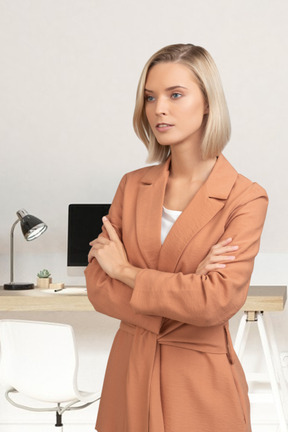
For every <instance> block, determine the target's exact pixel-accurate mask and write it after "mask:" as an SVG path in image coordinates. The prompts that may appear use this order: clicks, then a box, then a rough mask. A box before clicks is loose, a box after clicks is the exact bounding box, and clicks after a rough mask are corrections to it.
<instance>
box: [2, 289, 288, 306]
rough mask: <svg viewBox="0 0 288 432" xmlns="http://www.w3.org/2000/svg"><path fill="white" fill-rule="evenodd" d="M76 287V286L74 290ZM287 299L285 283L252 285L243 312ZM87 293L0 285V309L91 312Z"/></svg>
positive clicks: (277, 303) (281, 302)
mask: <svg viewBox="0 0 288 432" xmlns="http://www.w3.org/2000/svg"><path fill="white" fill-rule="evenodd" d="M76 289H77V288H75V290H76ZM286 298H287V287H286V286H253V285H251V286H250V288H249V292H248V297H247V300H246V302H245V304H244V306H243V307H242V310H243V311H247V312H254V311H282V310H283V309H284V305H285V302H286ZM93 310H94V308H93V306H92V305H91V303H90V302H89V300H88V298H87V295H83V294H79V295H69V294H67V295H65V289H64V290H63V292H61V294H60V293H54V292H53V291H52V290H51V294H50V293H49V292H47V290H41V289H39V288H35V289H32V290H25V291H5V290H3V287H0V311H2V312H4V311H5V312H15V311H16V312H25V311H34V312H42V311H63V312H64V311H67V312H68V311H71V312H73V311H93Z"/></svg>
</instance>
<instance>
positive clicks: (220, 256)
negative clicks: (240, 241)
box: [195, 237, 238, 275]
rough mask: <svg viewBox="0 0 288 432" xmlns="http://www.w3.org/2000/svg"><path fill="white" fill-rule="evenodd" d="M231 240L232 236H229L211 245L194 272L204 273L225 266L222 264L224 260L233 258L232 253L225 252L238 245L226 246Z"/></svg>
mask: <svg viewBox="0 0 288 432" xmlns="http://www.w3.org/2000/svg"><path fill="white" fill-rule="evenodd" d="M231 242H232V238H231V237H230V238H228V239H226V240H223V241H222V242H220V243H217V244H216V245H214V246H212V248H211V249H210V252H209V253H208V255H207V256H206V257H205V258H204V260H203V261H201V263H200V264H199V265H198V267H197V269H196V272H195V273H196V274H199V275H206V274H207V273H208V272H210V271H212V270H217V269H222V268H225V267H226V264H224V262H228V261H233V260H234V259H235V256H234V255H226V254H229V253H230V252H233V251H236V250H237V249H238V246H227V245H229V243H231ZM223 261H224V262H223Z"/></svg>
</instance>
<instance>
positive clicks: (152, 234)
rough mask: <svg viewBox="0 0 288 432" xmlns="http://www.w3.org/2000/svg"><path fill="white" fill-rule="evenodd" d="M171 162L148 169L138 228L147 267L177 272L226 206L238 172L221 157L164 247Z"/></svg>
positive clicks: (140, 196) (141, 193) (140, 197)
mask: <svg viewBox="0 0 288 432" xmlns="http://www.w3.org/2000/svg"><path fill="white" fill-rule="evenodd" d="M169 167H170V158H169V159H168V160H167V161H166V162H165V163H164V164H161V165H156V166H153V167H150V168H148V169H147V171H146V173H145V175H144V176H143V177H142V179H141V181H140V187H139V192H138V199H137V209H136V225H137V237H138V241H139V247H140V250H141V252H142V254H143V256H144V258H145V260H146V262H147V267H149V268H154V269H159V270H162V271H170V272H173V271H175V269H176V267H177V264H178V262H179V259H180V258H181V255H182V253H183V251H184V249H185V247H186V246H187V244H188V243H189V242H190V241H191V239H192V238H193V237H194V236H195V234H196V233H197V232H199V231H200V229H202V228H203V227H204V225H206V224H207V223H208V222H209V220H211V219H212V218H213V217H214V216H215V215H216V214H217V213H218V212H219V211H220V210H221V209H222V208H223V206H224V204H225V200H226V199H227V198H228V196H229V194H230V191H231V189H232V187H233V185H234V183H235V181H236V177H237V172H236V171H235V169H234V168H233V167H232V166H231V165H230V163H229V162H228V161H227V160H226V158H225V157H224V156H223V155H222V154H221V155H220V156H219V157H218V160H217V162H216V164H215V166H214V168H213V170H212V171H211V173H210V175H209V177H208V179H207V180H206V182H205V183H204V184H203V185H202V186H201V188H200V189H199V191H198V192H197V194H196V195H195V196H194V198H193V199H192V200H191V202H190V203H189V204H188V206H187V207H186V208H185V210H184V211H183V212H182V214H181V215H180V216H179V218H178V219H177V221H176V222H175V224H174V225H173V227H172V229H171V230H170V232H169V234H168V236H167V238H166V240H165V242H164V244H163V245H162V246H161V218H162V206H163V202H164V195H165V189H166V184H167V181H168V177H169Z"/></svg>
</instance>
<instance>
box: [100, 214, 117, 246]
mask: <svg viewBox="0 0 288 432" xmlns="http://www.w3.org/2000/svg"><path fill="white" fill-rule="evenodd" d="M102 221H103V224H104V226H105V228H106V230H107V233H108V235H109V238H110V240H113V241H118V240H119V237H118V235H117V233H116V231H115V229H114V228H113V226H112V224H111V222H110V221H109V219H108V218H107V217H106V216H104V217H103V218H102Z"/></svg>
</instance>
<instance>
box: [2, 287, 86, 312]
mask: <svg viewBox="0 0 288 432" xmlns="http://www.w3.org/2000/svg"><path fill="white" fill-rule="evenodd" d="M75 290H77V288H75ZM47 291H48V290H41V289H39V288H35V289H32V290H24V291H8V290H7V291H6V290H4V289H3V287H0V312H4V311H5V312H16V311H17V312H25V311H34V312H44V311H55V312H57V311H58V312H59V311H61V312H68V311H71V312H77V311H78V312H80V311H82V312H83V311H93V310H94V308H93V306H92V305H91V303H90V302H89V300H88V297H87V295H85V294H76V295H69V294H66V295H65V289H64V290H63V292H61V293H60V292H59V293H54V292H53V290H51V294H50V292H47Z"/></svg>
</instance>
